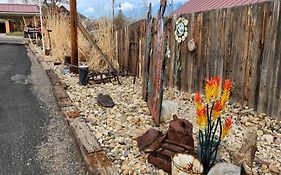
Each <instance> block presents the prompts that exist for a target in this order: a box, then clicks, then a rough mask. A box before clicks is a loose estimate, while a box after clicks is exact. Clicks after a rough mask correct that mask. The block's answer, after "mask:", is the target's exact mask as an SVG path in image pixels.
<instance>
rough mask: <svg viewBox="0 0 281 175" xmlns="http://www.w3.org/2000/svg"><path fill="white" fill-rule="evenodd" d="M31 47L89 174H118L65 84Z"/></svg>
mask: <svg viewBox="0 0 281 175" xmlns="http://www.w3.org/2000/svg"><path fill="white" fill-rule="evenodd" d="M28 46H29V49H30V50H31V51H32V53H33V54H34V55H35V56H36V58H37V60H38V61H39V63H40V64H41V66H42V68H43V69H44V70H45V71H46V73H47V75H48V77H49V79H50V81H51V83H52V91H53V94H54V96H55V98H56V101H57V103H58V106H59V108H60V110H61V112H62V114H63V115H64V117H65V118H64V119H65V120H66V122H67V126H68V127H69V130H70V132H71V134H72V136H73V137H74V140H75V142H76V143H77V145H78V147H79V150H80V152H81V156H82V158H83V160H84V163H85V165H86V167H87V171H88V173H89V174H93V175H99V174H100V175H104V174H107V175H118V170H117V168H116V167H115V166H114V165H113V163H112V162H111V160H110V159H109V158H108V156H107V155H106V152H105V151H103V150H102V148H101V146H100V144H99V143H98V141H97V138H96V136H95V135H94V134H93V132H91V131H90V128H89V127H88V125H87V123H86V122H85V120H84V119H82V118H81V117H80V113H79V110H78V108H77V107H76V106H75V105H74V104H73V102H72V101H71V99H70V98H69V96H68V94H67V92H66V91H65V89H66V88H65V87H66V86H65V85H64V84H63V83H62V82H61V81H60V78H59V77H58V76H57V75H56V73H55V71H54V70H53V69H52V68H51V66H50V65H48V63H47V62H46V61H44V59H43V58H42V57H41V56H38V55H36V53H35V51H34V50H33V49H32V47H31V46H30V45H28Z"/></svg>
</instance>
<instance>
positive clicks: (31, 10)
mask: <svg viewBox="0 0 281 175" xmlns="http://www.w3.org/2000/svg"><path fill="white" fill-rule="evenodd" d="M1 14H2V15H3V14H5V15H28V14H30V15H35V14H39V8H38V6H37V5H26V4H0V15H1Z"/></svg>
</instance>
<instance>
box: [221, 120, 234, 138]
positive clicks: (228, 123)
mask: <svg viewBox="0 0 281 175" xmlns="http://www.w3.org/2000/svg"><path fill="white" fill-rule="evenodd" d="M232 124H233V119H232V117H227V119H226V120H225V122H224V126H223V128H222V135H221V139H223V138H224V137H225V136H226V135H227V134H228V133H229V130H230V129H231V128H232Z"/></svg>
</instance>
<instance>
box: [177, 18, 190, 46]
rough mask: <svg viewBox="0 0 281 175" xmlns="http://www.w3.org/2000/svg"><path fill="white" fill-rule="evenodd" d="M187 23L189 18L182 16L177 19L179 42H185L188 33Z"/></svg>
mask: <svg viewBox="0 0 281 175" xmlns="http://www.w3.org/2000/svg"><path fill="white" fill-rule="evenodd" d="M187 24H188V20H187V19H185V18H183V17H180V18H179V19H178V20H177V21H176V29H175V39H176V40H177V42H178V43H181V42H183V41H184V40H185V38H186V37H187V35H188V33H187Z"/></svg>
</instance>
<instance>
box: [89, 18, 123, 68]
mask: <svg viewBox="0 0 281 175" xmlns="http://www.w3.org/2000/svg"><path fill="white" fill-rule="evenodd" d="M112 25H113V23H112V20H109V19H108V18H100V19H99V20H97V21H96V27H95V29H94V30H93V31H92V33H91V34H92V37H93V38H94V40H95V41H96V43H97V44H98V46H99V47H100V48H101V49H102V51H103V52H104V53H105V54H106V55H107V56H108V57H109V58H110V60H112V63H113V65H114V67H115V68H118V62H117V60H116V59H115V42H114V34H113V32H112ZM90 55H91V57H90V59H89V65H90V66H92V67H93V68H98V67H101V68H104V67H106V63H105V62H104V60H103V59H102V57H101V56H100V55H98V54H97V51H96V50H95V49H91V53H90Z"/></svg>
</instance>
